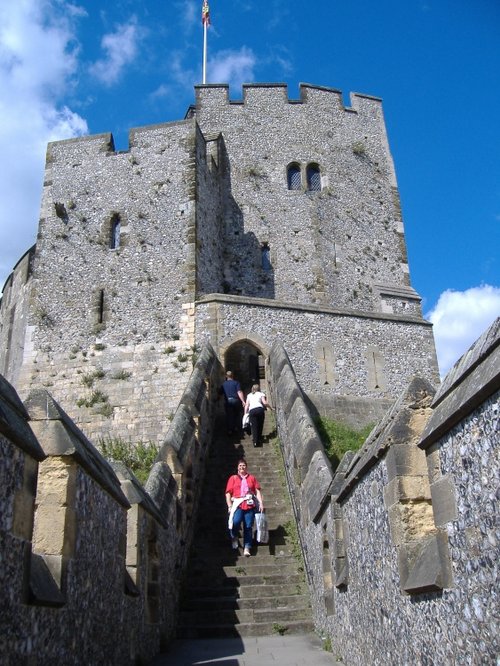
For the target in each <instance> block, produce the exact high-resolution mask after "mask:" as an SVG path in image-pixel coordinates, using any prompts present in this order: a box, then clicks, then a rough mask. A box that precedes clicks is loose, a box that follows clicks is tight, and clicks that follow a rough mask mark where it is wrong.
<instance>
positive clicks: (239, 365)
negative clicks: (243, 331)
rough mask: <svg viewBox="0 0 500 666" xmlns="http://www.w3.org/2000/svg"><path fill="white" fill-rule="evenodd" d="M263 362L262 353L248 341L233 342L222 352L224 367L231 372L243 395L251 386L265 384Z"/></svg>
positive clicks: (264, 360)
mask: <svg viewBox="0 0 500 666" xmlns="http://www.w3.org/2000/svg"><path fill="white" fill-rule="evenodd" d="M265 362H266V359H265V356H264V354H263V353H262V351H261V350H260V349H259V347H257V345H255V344H254V343H253V342H250V341H249V340H239V341H238V342H234V343H233V344H231V345H230V346H229V347H228V348H227V349H226V350H225V352H224V367H225V369H226V370H231V371H232V372H233V374H234V377H235V379H237V380H238V381H239V382H240V384H241V388H242V389H243V391H244V392H245V395H246V394H247V393H248V392H249V391H250V389H251V388H252V384H265V379H266V371H265Z"/></svg>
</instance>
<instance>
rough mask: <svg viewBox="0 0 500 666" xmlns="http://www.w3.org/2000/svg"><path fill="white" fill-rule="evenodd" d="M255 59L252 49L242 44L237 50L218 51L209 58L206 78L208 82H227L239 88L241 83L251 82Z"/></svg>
mask: <svg viewBox="0 0 500 666" xmlns="http://www.w3.org/2000/svg"><path fill="white" fill-rule="evenodd" d="M256 63H257V59H256V57H255V55H254V53H253V51H252V50H251V49H249V48H247V47H245V46H243V47H242V48H241V49H240V50H239V51H220V52H219V53H217V54H216V55H215V57H213V58H211V59H209V62H208V65H207V79H208V80H209V82H210V83H229V85H230V86H231V87H233V86H234V87H236V88H241V86H242V84H243V83H251V82H252V81H253V80H254V78H255V76H254V68H255V65H256Z"/></svg>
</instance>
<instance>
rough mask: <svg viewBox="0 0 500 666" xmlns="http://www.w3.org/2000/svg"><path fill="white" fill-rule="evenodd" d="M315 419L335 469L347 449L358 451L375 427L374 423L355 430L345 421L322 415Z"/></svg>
mask: <svg viewBox="0 0 500 666" xmlns="http://www.w3.org/2000/svg"><path fill="white" fill-rule="evenodd" d="M314 421H315V424H316V427H317V429H318V433H319V436H320V437H321V440H322V442H323V446H324V447H325V452H326V455H327V456H328V457H329V459H330V462H331V464H332V467H333V469H334V470H335V469H337V467H338V465H339V463H340V461H341V460H342V458H343V456H344V454H345V453H346V452H347V451H358V450H359V449H360V448H361V447H362V446H363V443H364V441H365V439H366V438H367V437H368V435H369V434H370V432H371V430H372V428H373V425H367V426H365V427H364V428H362V429H361V430H354V428H350V427H349V426H346V425H344V424H343V423H339V422H338V421H333V420H331V419H327V418H324V417H320V416H319V417H317V418H316V419H315V420H314Z"/></svg>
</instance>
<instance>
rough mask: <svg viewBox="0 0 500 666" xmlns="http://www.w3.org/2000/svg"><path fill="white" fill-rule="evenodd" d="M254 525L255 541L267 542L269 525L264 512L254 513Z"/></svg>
mask: <svg viewBox="0 0 500 666" xmlns="http://www.w3.org/2000/svg"><path fill="white" fill-rule="evenodd" d="M255 526H256V528H257V541H258V542H259V543H268V541H269V527H268V524H267V516H266V514H265V513H256V514H255Z"/></svg>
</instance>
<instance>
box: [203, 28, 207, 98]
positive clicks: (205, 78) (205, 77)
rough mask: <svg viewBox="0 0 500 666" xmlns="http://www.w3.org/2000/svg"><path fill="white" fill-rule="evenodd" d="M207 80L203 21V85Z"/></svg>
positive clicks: (205, 39) (205, 35)
mask: <svg viewBox="0 0 500 666" xmlns="http://www.w3.org/2000/svg"><path fill="white" fill-rule="evenodd" d="M206 82H207V22H206V21H204V22H203V85H205V83H206Z"/></svg>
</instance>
